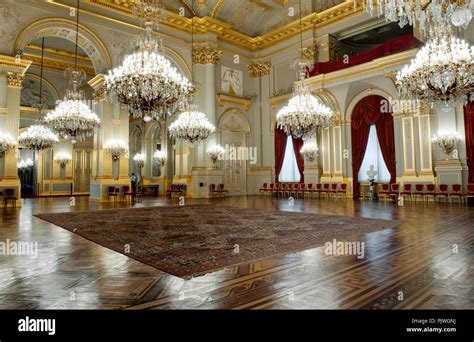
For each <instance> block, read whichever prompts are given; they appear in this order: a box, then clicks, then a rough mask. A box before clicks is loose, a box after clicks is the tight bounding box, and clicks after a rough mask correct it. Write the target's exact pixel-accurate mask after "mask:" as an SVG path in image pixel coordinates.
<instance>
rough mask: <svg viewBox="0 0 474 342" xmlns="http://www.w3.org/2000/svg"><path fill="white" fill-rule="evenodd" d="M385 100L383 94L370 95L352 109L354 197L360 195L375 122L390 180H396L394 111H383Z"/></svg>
mask: <svg viewBox="0 0 474 342" xmlns="http://www.w3.org/2000/svg"><path fill="white" fill-rule="evenodd" d="M384 101H387V100H386V99H385V98H383V97H382V96H378V95H370V96H367V97H365V98H363V99H362V100H360V101H359V102H358V103H357V104H356V106H355V107H354V110H353V111H352V123H351V133H352V179H353V194H354V198H358V197H360V191H359V181H358V175H359V170H360V167H361V165H362V161H363V160H364V156H365V150H366V148H367V141H368V139H369V132H370V126H371V125H372V124H375V126H376V129H377V138H378V140H379V143H380V149H381V151H382V155H383V158H384V161H385V164H386V165H387V169H388V171H389V172H390V178H391V179H390V182H394V181H395V179H396V178H395V177H396V162H395V137H394V129H393V117H392V113H382V112H381V109H382V108H384V107H385V108H387V107H388V106H383V104H384Z"/></svg>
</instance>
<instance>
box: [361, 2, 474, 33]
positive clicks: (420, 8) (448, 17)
mask: <svg viewBox="0 0 474 342" xmlns="http://www.w3.org/2000/svg"><path fill="white" fill-rule="evenodd" d="M365 5H366V8H367V12H369V13H370V15H372V16H374V15H375V14H377V15H378V16H379V17H380V16H385V19H386V20H387V21H391V22H398V24H399V25H400V27H404V26H405V25H411V26H416V27H418V29H419V31H420V32H421V33H422V35H424V36H428V37H429V36H430V34H431V33H432V31H431V29H432V27H435V26H448V25H449V26H450V25H451V24H452V25H454V26H456V27H461V28H463V29H466V28H467V26H468V25H469V23H470V21H471V19H472V11H473V10H474V1H472V0H457V1H452V0H431V1H429V2H427V4H425V3H423V1H421V0H365Z"/></svg>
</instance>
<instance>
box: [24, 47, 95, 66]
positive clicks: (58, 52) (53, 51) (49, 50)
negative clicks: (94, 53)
mask: <svg viewBox="0 0 474 342" xmlns="http://www.w3.org/2000/svg"><path fill="white" fill-rule="evenodd" d="M26 47H27V48H28V49H32V50H36V51H41V45H39V44H34V43H30V44H28V45H27V46H26ZM44 52H47V53H50V54H53V55H57V56H61V57H66V58H71V59H74V57H75V53H74V52H69V51H65V50H60V49H55V48H52V47H48V46H45V47H44ZM77 59H78V60H82V61H84V62H88V63H91V60H90V58H89V56H87V55H81V54H78V55H77Z"/></svg>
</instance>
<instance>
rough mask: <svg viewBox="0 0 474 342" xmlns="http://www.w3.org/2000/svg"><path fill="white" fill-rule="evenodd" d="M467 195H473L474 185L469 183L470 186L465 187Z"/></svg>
mask: <svg viewBox="0 0 474 342" xmlns="http://www.w3.org/2000/svg"><path fill="white" fill-rule="evenodd" d="M467 193H468V194H474V183H471V184H468V185H467Z"/></svg>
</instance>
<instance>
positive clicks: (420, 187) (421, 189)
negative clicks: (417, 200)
mask: <svg viewBox="0 0 474 342" xmlns="http://www.w3.org/2000/svg"><path fill="white" fill-rule="evenodd" d="M424 188H425V185H424V184H416V185H415V189H416V191H417V192H423V189H424Z"/></svg>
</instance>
